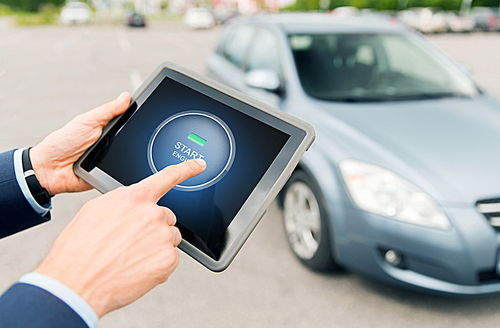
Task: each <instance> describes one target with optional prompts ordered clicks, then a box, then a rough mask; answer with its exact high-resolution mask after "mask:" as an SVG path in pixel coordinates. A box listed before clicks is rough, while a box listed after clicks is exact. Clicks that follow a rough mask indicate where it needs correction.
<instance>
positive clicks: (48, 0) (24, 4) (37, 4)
mask: <svg viewBox="0 0 500 328" xmlns="http://www.w3.org/2000/svg"><path fill="white" fill-rule="evenodd" d="M64 3H65V0H0V4H1V5H6V6H8V7H10V8H11V9H13V10H16V11H28V12H39V11H40V10H41V9H42V8H43V7H44V6H45V5H53V6H56V7H60V6H62V5H63V4H64Z"/></svg>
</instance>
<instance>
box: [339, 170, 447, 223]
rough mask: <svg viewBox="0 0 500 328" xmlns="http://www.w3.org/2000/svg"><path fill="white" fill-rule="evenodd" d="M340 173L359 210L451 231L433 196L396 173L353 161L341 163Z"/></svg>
mask: <svg viewBox="0 0 500 328" xmlns="http://www.w3.org/2000/svg"><path fill="white" fill-rule="evenodd" d="M340 171H341V172H342V176H343V178H344V181H345V183H346V185H347V189H348V190H349V193H350V194H351V196H352V199H353V200H354V203H355V204H356V205H357V206H358V207H359V208H360V209H362V210H364V211H367V212H372V213H376V214H382V215H384V216H388V217H391V218H393V219H396V220H400V221H404V222H409V223H413V224H418V225H422V226H426V227H432V228H439V229H449V228H450V226H451V224H450V221H449V220H448V218H447V217H446V215H445V214H444V213H443V211H442V210H441V209H440V208H439V207H438V205H437V204H436V203H435V202H434V201H433V200H432V199H431V197H430V196H428V195H427V194H426V193H424V192H423V191H422V190H420V189H419V188H417V187H416V186H414V185H413V184H411V183H410V182H408V181H406V180H404V179H402V178H401V177H399V176H398V175H396V174H395V173H394V172H391V171H389V170H386V169H383V168H381V167H378V166H375V165H372V164H367V163H364V162H359V161H354V160H345V161H343V162H341V163H340Z"/></svg>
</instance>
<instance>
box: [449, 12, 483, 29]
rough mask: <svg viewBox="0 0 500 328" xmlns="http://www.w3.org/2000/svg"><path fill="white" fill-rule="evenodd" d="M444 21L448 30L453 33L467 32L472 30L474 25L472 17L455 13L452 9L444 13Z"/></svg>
mask: <svg viewBox="0 0 500 328" xmlns="http://www.w3.org/2000/svg"><path fill="white" fill-rule="evenodd" d="M446 23H447V25H448V32H455V33H469V32H472V31H473V30H474V27H475V26H476V23H475V22H474V20H473V19H472V18H470V17H467V16H460V15H457V14H456V13H454V12H452V11H449V12H447V13H446Z"/></svg>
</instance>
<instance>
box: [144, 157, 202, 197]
mask: <svg viewBox="0 0 500 328" xmlns="http://www.w3.org/2000/svg"><path fill="white" fill-rule="evenodd" d="M206 167H207V163H205V161H204V160H202V159H192V160H189V161H186V162H183V163H180V164H177V165H170V166H167V167H166V168H164V169H163V170H161V171H160V172H158V173H156V174H153V175H152V176H150V177H148V178H146V179H144V180H142V181H141V182H139V183H138V186H139V187H140V188H144V190H145V192H146V193H148V194H149V195H151V197H152V198H153V199H154V200H155V201H156V202H157V201H159V200H160V198H162V197H163V196H164V195H165V194H166V193H167V192H168V191H169V190H170V189H172V188H173V187H175V186H176V185H178V184H179V183H182V182H183V181H185V180H187V179H189V178H192V177H194V176H196V175H198V174H200V173H201V172H203V171H204V170H205V168H206Z"/></svg>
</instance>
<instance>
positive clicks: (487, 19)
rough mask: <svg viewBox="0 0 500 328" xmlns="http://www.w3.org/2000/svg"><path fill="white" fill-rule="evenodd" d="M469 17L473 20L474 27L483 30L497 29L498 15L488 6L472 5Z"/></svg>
mask: <svg viewBox="0 0 500 328" xmlns="http://www.w3.org/2000/svg"><path fill="white" fill-rule="evenodd" d="M470 17H471V18H472V20H474V22H475V28H476V29H477V30H480V31H483V32H492V31H498V29H499V26H498V17H497V15H496V13H495V11H494V10H493V9H491V8H489V7H473V8H472V9H471V10H470Z"/></svg>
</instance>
